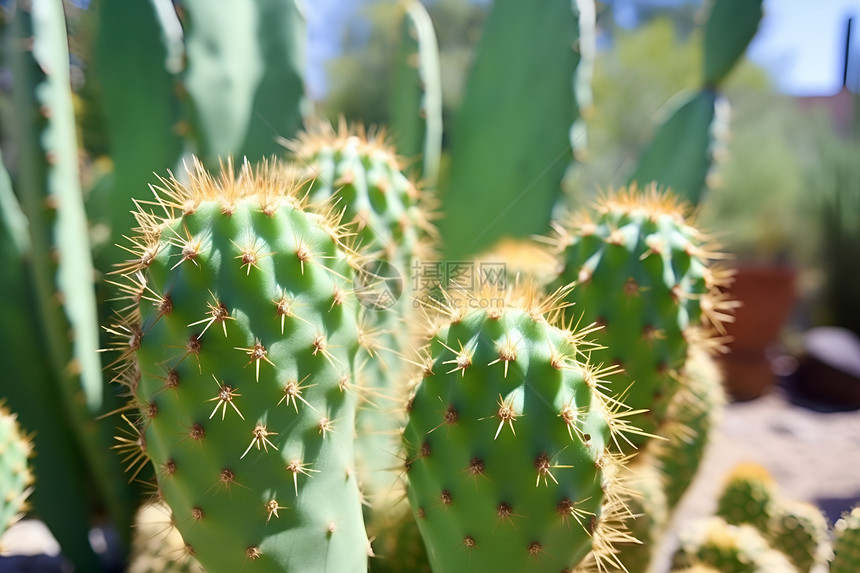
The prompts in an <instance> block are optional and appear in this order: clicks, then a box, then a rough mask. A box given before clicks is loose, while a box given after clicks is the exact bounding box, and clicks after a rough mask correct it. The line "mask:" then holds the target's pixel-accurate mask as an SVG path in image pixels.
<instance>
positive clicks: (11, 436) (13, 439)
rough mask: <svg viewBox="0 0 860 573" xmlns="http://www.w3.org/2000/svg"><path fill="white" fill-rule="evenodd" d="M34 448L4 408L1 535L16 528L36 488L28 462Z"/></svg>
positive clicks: (0, 414)
mask: <svg viewBox="0 0 860 573" xmlns="http://www.w3.org/2000/svg"><path fill="white" fill-rule="evenodd" d="M31 455H33V449H32V445H31V444H30V440H29V439H28V438H27V436H25V435H24V433H23V431H22V430H21V427H20V426H19V424H18V418H17V416H15V414H12V413H11V412H9V410H7V409H6V407H5V405H2V404H0V534H2V533H3V532H4V531H5V530H6V528H8V527H9V526H11V525H13V524H14V523H15V522H16V521H18V519H19V518H20V517H21V515H22V513H23V512H24V510H25V509H26V501H27V496H28V495H29V494H30V490H31V486H32V485H33V474H32V472H31V471H30V466H29V463H28V461H27V460H28V459H29V458H30V456H31Z"/></svg>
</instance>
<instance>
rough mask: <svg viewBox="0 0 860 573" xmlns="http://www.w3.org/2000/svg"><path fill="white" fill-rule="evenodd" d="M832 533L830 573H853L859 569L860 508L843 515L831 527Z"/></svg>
mask: <svg viewBox="0 0 860 573" xmlns="http://www.w3.org/2000/svg"><path fill="white" fill-rule="evenodd" d="M833 533H834V542H833V559H832V560H831V562H830V573H853V572H854V571H857V570H858V569H860V506H858V507H855V508H853V509H852V510H851V511H850V512H849V513H846V514H845V515H843V516H842V518H840V519H839V521H837V522H836V524H835V525H834V526H833Z"/></svg>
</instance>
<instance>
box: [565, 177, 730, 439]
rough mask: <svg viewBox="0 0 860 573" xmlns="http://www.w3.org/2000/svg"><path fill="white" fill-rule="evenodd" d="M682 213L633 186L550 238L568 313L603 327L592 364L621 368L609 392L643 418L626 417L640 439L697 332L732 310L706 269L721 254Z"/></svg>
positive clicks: (672, 389)
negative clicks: (567, 291) (566, 288)
mask: <svg viewBox="0 0 860 573" xmlns="http://www.w3.org/2000/svg"><path fill="white" fill-rule="evenodd" d="M686 212H687V208H686V207H685V206H684V205H683V204H682V203H680V202H679V201H678V200H677V199H675V198H674V197H673V196H672V195H671V193H669V192H664V191H659V190H657V189H656V188H655V187H653V186H652V187H648V188H646V189H637V188H635V187H631V188H629V189H623V190H621V191H618V192H616V193H613V194H611V195H608V196H606V197H604V198H603V199H601V200H600V202H599V203H598V204H597V206H596V208H595V209H594V212H593V213H592V212H584V213H581V214H579V215H577V216H574V217H571V218H570V219H569V220H568V221H566V222H564V223H562V224H558V225H556V230H557V232H558V236H557V238H556V239H555V240H553V241H551V242H552V243H553V244H554V245H555V248H556V250H557V253H558V257H559V265H560V268H559V272H560V275H559V277H558V279H557V280H556V282H555V286H556V287H560V286H563V285H567V284H571V283H575V284H576V288H574V289H572V290H571V291H570V294H569V296H568V300H569V301H570V302H572V303H575V306H574V307H573V309H572V310H571V312H572V313H573V314H574V315H576V316H577V317H581V320H582V321H583V323H584V324H589V323H592V322H595V323H597V324H599V325H601V326H603V328H602V329H601V330H599V331H598V332H597V333H596V341H597V342H599V343H600V344H601V345H602V347H603V348H601V349H597V350H595V352H594V353H592V361H594V362H595V363H597V364H601V363H602V364H604V365H615V366H617V367H619V368H621V369H623V375H622V376H620V377H618V378H617V379H616V382H615V384H616V385H615V387H614V390H615V393H617V394H619V395H624V398H623V400H624V403H625V404H627V405H628V406H630V407H631V408H632V409H634V410H642V411H643V412H642V413H641V415H639V416H637V417H634V418H632V419H631V420H632V422H633V423H634V424H635V425H636V426H638V427H639V428H640V429H642V430H643V431H644V432H646V433H647V432H654V431H656V429H657V428H658V427H659V425H660V423H661V422H662V421H663V420H665V419H666V415H667V409H668V407H669V403H670V402H671V399H672V396H673V395H674V394H675V393H676V392H677V391H678V388H679V386H680V382H679V380H678V373H679V371H680V369H681V368H682V367H683V365H684V361H685V360H686V357H687V345H688V342H689V340H690V337H692V336H698V332H699V331H698V329H697V328H694V327H698V326H699V325H702V324H703V322H704V323H705V325H706V326H707V327H709V328H710V327H717V328H719V327H720V325H721V323H722V321H723V320H725V319H726V318H727V314H726V311H727V310H728V309H729V305H727V304H726V303H725V301H724V300H723V296H722V295H721V294H720V292H719V290H718V288H717V287H718V286H719V285H721V284H724V282H725V279H726V277H725V274H724V273H721V272H718V271H716V270H715V269H714V267H712V266H711V262H712V261H713V260H714V259H715V258H716V257H717V255H716V254H715V253H714V252H713V250H712V247H711V246H710V244H709V240H708V238H707V237H706V236H704V235H703V234H702V233H701V232H700V231H699V230H698V229H696V228H695V227H694V226H692V224H691V222H690V221H689V219H688V218H687V217H686ZM645 441H646V436H645V435H644V434H642V435H639V436H636V437H635V438H634V443H635V444H636V445H641V444H643V443H644V442H645Z"/></svg>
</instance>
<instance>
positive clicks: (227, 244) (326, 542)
mask: <svg viewBox="0 0 860 573" xmlns="http://www.w3.org/2000/svg"><path fill="white" fill-rule="evenodd" d="M232 171H233V167H232V165H230V164H227V165H226V166H225V167H224V170H223V171H222V173H221V175H220V177H219V178H214V177H212V176H210V175H208V174H207V173H206V172H205V170H204V169H203V167H202V166H201V165H200V164H197V165H196V168H195V169H194V170H193V171H191V172H190V173H189V175H188V177H189V178H190V181H189V183H188V184H187V185H185V184H181V183H179V182H178V181H176V180H175V179H171V180H170V181H166V182H165V184H164V185H163V187H162V188H161V190H160V191H159V192H158V195H157V199H156V203H157V204H158V205H159V206H161V207H163V209H164V214H163V215H160V216H156V215H154V214H152V213H150V212H146V211H141V212H140V213H139V215H138V219H139V222H140V225H141V228H142V232H141V235H139V236H138V237H137V238H136V239H134V240H133V245H134V247H133V248H132V250H133V251H134V253H135V259H133V260H131V261H129V262H128V263H127V265H126V266H125V267H124V274H125V279H126V281H127V282H126V291H127V293H128V297H129V298H130V299H131V301H132V304H131V305H130V308H129V310H128V311H127V313H126V317H125V320H124V321H123V323H122V324H120V325H117V326H116V327H115V328H113V331H114V332H115V333H118V334H125V337H126V340H125V341H122V343H121V344H119V348H121V349H123V355H122V358H123V360H122V361H121V362H120V363H119V374H118V379H119V380H120V381H121V382H123V383H124V384H125V385H126V386H127V387H128V389H129V390H130V391H131V392H133V393H134V399H133V402H132V404H133V407H134V408H135V409H137V410H138V411H139V412H140V419H139V420H135V421H132V422H131V423H130V425H131V430H130V434H131V435H130V436H129V438H128V440H127V442H128V453H129V456H130V457H137V458H139V459H140V460H141V461H143V459H144V458H143V456H144V455H145V456H146V457H148V458H149V459H150V460H152V462H153V464H154V466H155V468H156V472H157V478H158V487H159V491H160V493H161V494H162V495H163V497H164V499H165V501H166V502H167V504H168V505H169V506H170V508H171V511H172V521H173V522H174V523H175V524H176V526H177V528H178V529H179V530H180V532H181V533H182V536H183V538H184V540H185V542H186V544H187V546H188V549H189V551H191V552H193V554H195V555H196V556H197V557H198V559H199V560H200V563H201V564H202V565H203V566H204V567H205V568H206V569H207V570H210V571H239V570H241V569H242V568H243V567H248V566H249V562H251V561H254V562H255V563H254V565H253V567H254V570H259V571H282V570H283V569H284V568H286V569H288V570H290V571H363V570H365V569H366V562H367V549H368V542H367V537H366V534H365V530H364V525H363V523H362V517H361V501H360V497H361V496H360V491H359V487H358V482H357V479H356V476H355V470H354V468H353V433H354V431H355V430H354V416H355V408H356V403H357V401H358V392H357V388H356V387H355V385H354V380H355V379H356V377H357V374H358V372H357V370H356V368H355V359H356V354H357V352H358V347H359V343H360V339H361V332H360V328H359V326H358V325H357V322H356V314H357V309H356V306H357V305H356V302H355V299H354V298H353V297H351V296H350V295H349V294H348V293H349V292H350V290H351V288H352V285H351V282H350V278H351V277H352V274H353V268H352V267H351V264H353V261H352V258H353V257H354V255H352V256H351V255H350V252H349V251H348V250H347V249H346V248H345V247H344V246H343V241H344V238H345V231H344V230H343V229H342V228H341V227H340V225H339V222H338V219H337V218H336V217H334V216H332V215H326V214H325V212H323V213H321V214H316V213H315V212H312V211H310V210H307V209H306V208H305V205H303V204H302V201H301V200H300V199H299V195H298V194H297V192H298V189H299V188H300V185H301V184H300V183H297V182H295V181H292V180H290V179H289V178H288V177H287V176H285V175H284V174H282V173H280V172H279V171H277V170H275V169H273V168H271V166H268V165H267V164H262V165H261V166H259V167H258V168H257V169H256V170H255V169H253V168H252V167H251V166H250V165H248V164H245V165H244V166H243V167H242V170H241V173H240V174H239V175H238V176H237V177H234V175H233V173H232ZM328 211H329V212H331V211H332V208H331V207H328ZM298 548H301V549H300V550H299V549H298Z"/></svg>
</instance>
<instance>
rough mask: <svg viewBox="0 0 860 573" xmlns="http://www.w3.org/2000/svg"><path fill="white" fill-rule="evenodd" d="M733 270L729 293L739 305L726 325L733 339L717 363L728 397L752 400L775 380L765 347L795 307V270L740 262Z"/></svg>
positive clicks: (772, 342)
mask: <svg viewBox="0 0 860 573" xmlns="http://www.w3.org/2000/svg"><path fill="white" fill-rule="evenodd" d="M736 271H737V274H736V275H735V280H734V283H732V285H731V286H730V287H729V288H728V293H729V296H731V298H732V299H734V300H737V301H739V302H740V303H741V306H740V307H739V308H737V309H736V310H735V320H734V322H731V323H728V324H727V325H726V330H727V331H728V334H729V336H730V337H731V338H732V342H730V343H729V345H728V346H729V353H728V354H727V355H726V356H724V357H722V358H721V359H720V362H721V364H722V367H723V370H724V372H725V381H726V390H727V391H728V393H729V394H730V395H731V397H732V398H734V399H735V400H751V399H753V398H758V397H759V396H761V395H762V394H764V393H765V392H767V391H768V389H770V387H771V386H772V385H773V383H774V380H775V376H774V374H773V372H772V371H771V368H770V362H769V360H768V357H767V349H768V347H770V346H772V345H773V344H774V343H776V342H777V340H778V338H779V333H780V331H781V330H782V328H783V326H785V323H786V321H787V320H788V317H789V315H790V314H791V310H792V308H793V307H794V303H795V300H796V299H797V286H796V279H797V271H796V270H795V269H794V268H792V267H786V266H777V265H773V266H770V265H741V266H738V267H736Z"/></svg>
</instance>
